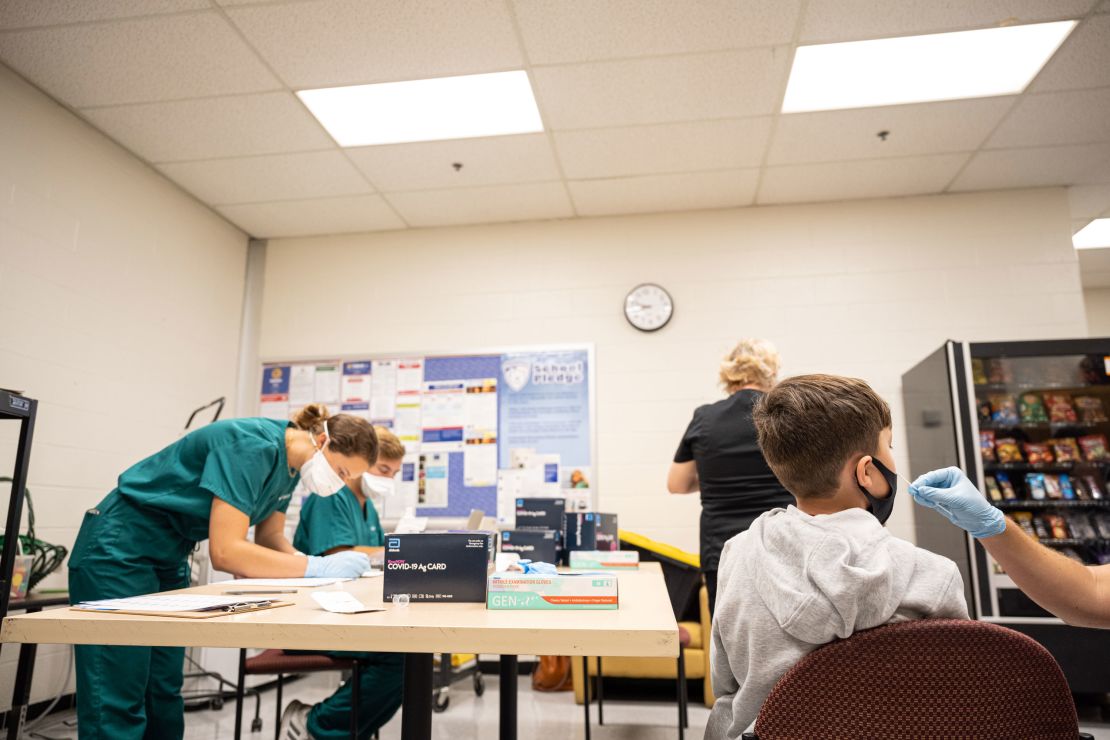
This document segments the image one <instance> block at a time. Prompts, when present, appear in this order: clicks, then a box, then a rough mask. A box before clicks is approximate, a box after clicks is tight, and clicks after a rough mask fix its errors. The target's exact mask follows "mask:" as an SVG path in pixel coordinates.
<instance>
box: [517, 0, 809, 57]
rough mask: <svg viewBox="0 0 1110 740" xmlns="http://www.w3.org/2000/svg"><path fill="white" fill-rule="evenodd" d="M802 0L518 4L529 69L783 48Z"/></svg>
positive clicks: (532, 0) (523, 0)
mask: <svg viewBox="0 0 1110 740" xmlns="http://www.w3.org/2000/svg"><path fill="white" fill-rule="evenodd" d="M800 5H801V2H800V0H781V1H778V2H744V3H738V2H735V0H703V1H702V2H697V3H688V2H687V3H676V2H674V0H610V1H609V2H604V3H599V2H597V1H596V0H516V2H515V6H516V16H517V19H518V21H519V23H520V31H521V35H522V36H523V37H524V48H525V50H526V51H527V54H528V59H529V61H531V63H532V64H565V63H567V62H592V61H598V60H601V59H620V58H622V57H643V56H660V55H664V54H684V53H689V52H698V51H720V50H722V49H738V48H748V47H756V46H774V45H777V44H788V43H790V41H791V40H792V39H793V38H794V27H795V25H796V24H797V19H798V8H799V7H800Z"/></svg>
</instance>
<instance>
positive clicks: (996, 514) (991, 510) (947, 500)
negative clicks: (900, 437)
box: [910, 468, 1006, 539]
mask: <svg viewBox="0 0 1110 740" xmlns="http://www.w3.org/2000/svg"><path fill="white" fill-rule="evenodd" d="M910 495H911V496H913V500H914V501H916V502H917V503H919V504H921V505H922V506H927V507H929V508H930V509H936V510H937V511H939V512H940V513H941V514H944V516H946V517H948V521H950V522H952V523H953V524H955V525H956V526H957V527H959V528H960V529H963V530H966V531H967V532H969V533H970V534H971V536H972V537H975V538H976V539H981V538H983V537H993V536H994V535H996V534H1002V532H1004V531H1005V529H1006V517H1005V516H1004V515H1003V514H1002V512H1001V511H999V510H998V509H996V508H995V507H994V506H991V503H990V502H989V501H987V497H986V496H984V495H983V494H982V493H980V492H979V489H977V488H976V487H975V486H973V485H972V484H971V481H969V480H968V479H967V476H966V475H964V472H963V471H962V470H960V469H959V468H942V469H941V470H933V471H931V472H928V473H926V474H925V475H922V476H921V477H919V478H918V479H917V480H915V481H914V482H913V483H912V484H911V485H910Z"/></svg>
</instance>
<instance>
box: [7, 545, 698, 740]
mask: <svg viewBox="0 0 1110 740" xmlns="http://www.w3.org/2000/svg"><path fill="white" fill-rule="evenodd" d="M618 579H619V589H620V608H619V609H616V610H610V611H489V610H487V609H486V608H485V605H483V604H410V605H408V606H405V607H395V606H393V605H392V604H388V605H386V610H385V611H382V612H373V613H367V614H350V615H348V614H331V613H329V612H326V611H323V610H322V609H320V608H319V607H318V606H317V605H316V602H314V601H313V600H312V599H311V598H310V597H309V592H310V591H312V590H313V589H300V590H299V592H298V593H297V594H295V595H289V596H285V595H283V596H281V597H279V598H282V599H285V600H289V601H293V602H294V604H293V606H287V607H281V608H278V609H269V610H266V611H261V612H256V613H252V614H242V615H230V616H224V617H215V618H213V619H179V618H174V617H153V616H139V615H130V614H106V613H97V612H79V611H73V610H71V609H53V610H49V611H44V612H40V613H38V614H25V615H19V616H11V617H7V618H5V619H4V623H3V628H2V629H0V642H5V643H8V642H13V643H36V644H40V645H41V644H50V643H59V644H77V645H155V646H184V647H233V648H243V647H250V648H284V649H289V650H358V651H368V652H392V653H405V679H404V706H403V714H402V717H401V726H402V730H401V735H402V737H403V738H405V739H406V740H409V739H410V738H411V739H412V740H416V739H417V738H421V739H424V738H427V737H429V736H430V735H431V726H432V655H433V654H434V653H493V654H497V655H501V656H502V660H501V677H502V680H503V681H504V682H505V683H504V685H503V686H502V688H501V737H502V738H515V737H516V673H517V671H516V668H517V666H516V656H517V655H521V654H528V655H579V656H584V655H600V656H645V657H672V658H676V657H677V656H678V625H677V623H676V622H675V619H674V614H673V612H672V611H671V604H670V600H669V599H668V597H667V588H666V585H665V584H664V582H663V574H662V571H661V570H660V568H659V565H658V563H644V564H642V565H641V566H640V568H639V570H636V571H628V572H624V573H618ZM226 588H227V586H226V585H224V586H220V585H219V584H214V585H208V586H200V587H197V588H191V589H185V590H184V591H179V592H175V593H221V592H222V591H223V590H225V589H226ZM252 588H253V587H252ZM323 588H325V589H331V588H335V589H342V590H345V591H349V592H350V593H351V594H353V595H354V596H355V597H356V598H358V599H359V600H360V601H362V602H363V603H365V604H367V605H375V604H377V605H381V604H382V579H381V578H371V579H360V580H358V581H350V582H347V583H343V584H340V585H338V586H334V587H323ZM258 590H260V591H261V590H265V589H263V588H261V587H259V588H258Z"/></svg>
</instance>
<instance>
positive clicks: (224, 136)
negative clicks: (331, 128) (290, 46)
mask: <svg viewBox="0 0 1110 740" xmlns="http://www.w3.org/2000/svg"><path fill="white" fill-rule="evenodd" d="M81 113H82V115H84V116H85V117H86V118H88V119H89V121H91V122H92V123H93V124H94V125H95V126H97V127H98V128H100V129H101V130H102V131H104V132H105V133H106V134H108V135H109V136H111V137H112V138H114V139H115V140H116V141H118V142H120V143H121V144H123V145H124V146H125V147H127V148H128V149H130V150H131V151H133V152H135V153H136V154H138V155H139V156H140V157H143V158H144V159H146V160H148V161H151V162H172V161H182V160H188V159H208V158H214V157H242V156H249V155H252V154H277V153H282V152H296V151H308V150H313V149H327V148H328V147H331V146H334V142H333V141H332V140H331V137H329V136H328V135H327V134H326V133H324V129H322V128H321V127H320V125H319V124H318V123H316V120H315V119H314V118H313V117H312V116H311V115H310V114H309V112H308V111H307V110H305V108H304V106H302V105H301V104H300V102H299V101H298V100H297V99H296V98H295V97H294V96H293V95H292V94H290V93H284V92H276V93H264V94H261V95H243V96H238V97H227V98H204V99H202V100H182V101H178V102H174V103H151V104H148V105H126V106H120V107H113V108H91V109H87V110H84V111H81Z"/></svg>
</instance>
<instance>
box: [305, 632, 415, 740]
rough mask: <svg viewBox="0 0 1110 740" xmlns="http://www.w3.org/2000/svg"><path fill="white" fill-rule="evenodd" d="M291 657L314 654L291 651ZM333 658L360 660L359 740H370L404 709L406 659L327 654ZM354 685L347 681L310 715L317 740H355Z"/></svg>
mask: <svg viewBox="0 0 1110 740" xmlns="http://www.w3.org/2000/svg"><path fill="white" fill-rule="evenodd" d="M286 652H287V653H291V654H298V653H299V654H302V655H303V654H305V653H308V652H312V651H300V650H287V651H286ZM323 654H324V655H330V656H331V657H333V658H347V659H354V658H357V659H359V660H361V661H362V662H363V667H362V673H360V674H359V677H358V678H359V693H360V696H359V697H358V724H359V727H358V737H359V740H366V739H367V738H369V737H370V736H371V735H373V734H374V732H376V731H377V730H378V729H379V728H381V726H382V725H384V724H385V723H386V722H388V721H389V718H390V717H392V716H393V715H394V713H395V712H396V711H397V710H398V709H399V708H400V707H401V692H402V689H403V680H402V679H403V676H404V655H403V654H402V653H357V652H348V651H335V652H325V653H323ZM351 684H352V682H351V681H347V682H346V683H345V684H343V685H342V686H340V687H339V689H338V690H337V691H336V692H335V693H334V694H332V695H331V696H329V697H328V698H327V699H325V700H324V701H322V702H320V703H319V704H317V705H316V706H314V707H312V711H310V712H309V713H308V734H310V735H312V737H313V738H315V740H345V739H346V738H349V737H350V736H351V706H352V705H351V694H352V693H353V688H352V686H351Z"/></svg>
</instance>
